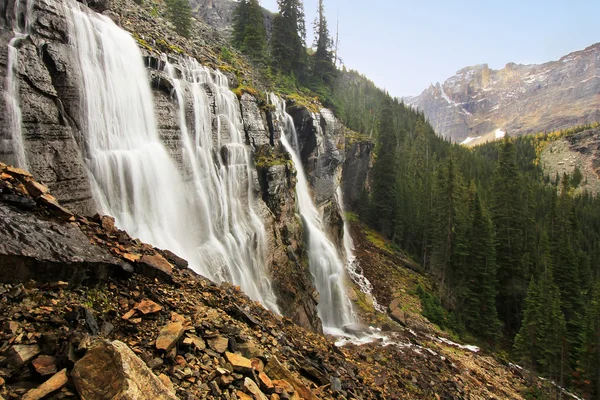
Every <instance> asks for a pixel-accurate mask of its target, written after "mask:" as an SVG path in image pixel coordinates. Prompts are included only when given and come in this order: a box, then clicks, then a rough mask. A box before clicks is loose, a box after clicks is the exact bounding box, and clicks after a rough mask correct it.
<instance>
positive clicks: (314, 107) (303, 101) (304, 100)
mask: <svg viewBox="0 0 600 400" xmlns="http://www.w3.org/2000/svg"><path fill="white" fill-rule="evenodd" d="M286 97H287V99H288V100H291V101H292V102H293V103H294V104H296V105H298V106H301V107H304V108H306V109H307V110H308V111H310V112H313V113H317V112H319V111H321V103H319V99H318V97H310V96H307V95H305V94H301V93H298V92H296V93H291V94H288V95H287V96H286Z"/></svg>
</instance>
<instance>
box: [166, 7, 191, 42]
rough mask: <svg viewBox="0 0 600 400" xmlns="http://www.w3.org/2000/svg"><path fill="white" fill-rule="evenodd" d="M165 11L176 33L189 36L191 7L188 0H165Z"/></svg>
mask: <svg viewBox="0 0 600 400" xmlns="http://www.w3.org/2000/svg"><path fill="white" fill-rule="evenodd" d="M167 12H168V16H169V20H170V21H171V22H172V23H173V25H175V30H176V31H177V33H178V34H180V35H181V36H185V37H189V36H190V29H191V27H192V9H191V7H190V3H189V2H188V0H167Z"/></svg>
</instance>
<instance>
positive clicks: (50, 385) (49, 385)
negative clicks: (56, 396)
mask: <svg viewBox="0 0 600 400" xmlns="http://www.w3.org/2000/svg"><path fill="white" fill-rule="evenodd" d="M68 380H69V378H67V369H66V368H65V369H63V370H61V371H60V372H59V373H57V374H55V375H54V376H53V377H52V378H50V379H48V380H47V381H46V382H44V383H42V384H41V385H40V386H39V387H37V388H36V389H32V390H30V391H29V392H27V393H25V396H23V398H22V400H39V399H42V398H44V397H46V396H47V395H49V394H50V393H52V392H56V391H57V390H59V389H60V388H61V387H63V386H65V385H66V384H67V381H68Z"/></svg>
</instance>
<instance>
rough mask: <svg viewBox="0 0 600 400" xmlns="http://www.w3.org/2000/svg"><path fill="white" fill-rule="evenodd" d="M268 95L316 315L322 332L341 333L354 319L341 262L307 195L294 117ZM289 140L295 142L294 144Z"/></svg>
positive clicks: (282, 103)
mask: <svg viewBox="0 0 600 400" xmlns="http://www.w3.org/2000/svg"><path fill="white" fill-rule="evenodd" d="M270 97H271V102H272V103H273V104H274V105H275V109H276V110H275V112H276V117H277V120H278V121H279V124H280V129H281V130H282V132H281V143H282V144H283V146H284V148H285V149H286V150H287V151H288V153H289V154H290V156H291V158H292V161H293V163H294V165H295V166H296V179H297V182H296V199H297V206H298V211H299V212H300V216H301V217H302V223H303V226H304V232H305V238H306V239H305V242H306V244H307V250H308V264H309V268H310V272H311V274H312V277H313V283H314V284H315V286H316V288H317V290H318V291H319V296H320V301H319V305H318V311H319V317H320V318H321V321H322V322H323V330H324V331H325V332H327V333H333V334H342V335H343V333H342V332H341V330H340V329H341V328H342V327H343V326H345V325H349V324H352V323H354V315H353V311H352V305H351V303H350V300H349V299H348V296H347V295H346V291H345V288H344V276H345V273H344V263H343V262H342V261H341V259H340V257H339V255H338V252H337V251H336V249H335V246H334V245H333V243H331V241H330V240H329V239H328V238H327V235H326V234H325V230H324V229H323V222H322V220H321V216H320V215H319V212H318V211H317V208H316V207H315V204H314V202H313V200H312V197H311V195H310V191H309V186H308V181H307V179H306V175H305V173H304V168H303V166H302V162H301V160H300V156H299V153H298V152H299V149H298V147H297V143H298V138H297V134H296V128H295V127H294V121H293V120H292V117H291V116H290V115H289V114H287V113H286V111H285V103H284V101H283V100H281V99H279V98H277V97H276V96H274V95H271V96H270ZM289 141H291V142H292V143H295V144H296V147H294V146H292V145H291V144H290V142H289Z"/></svg>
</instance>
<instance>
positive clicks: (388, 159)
mask: <svg viewBox="0 0 600 400" xmlns="http://www.w3.org/2000/svg"><path fill="white" fill-rule="evenodd" d="M379 121H380V122H379V136H378V140H377V159H376V162H375V165H374V166H373V212H374V218H375V221H374V222H375V225H376V227H377V228H378V229H379V230H380V231H381V232H382V233H383V234H384V235H387V236H388V237H390V236H391V234H392V227H393V221H394V212H395V210H396V145H397V140H396V132H395V127H394V120H393V113H392V100H391V99H389V98H388V99H386V100H385V101H384V104H383V106H382V108H381V116H380V119H379Z"/></svg>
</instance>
